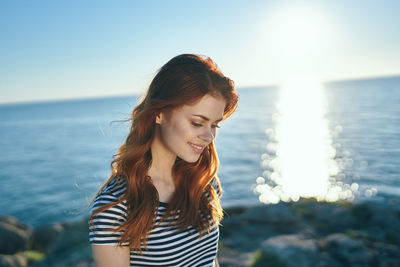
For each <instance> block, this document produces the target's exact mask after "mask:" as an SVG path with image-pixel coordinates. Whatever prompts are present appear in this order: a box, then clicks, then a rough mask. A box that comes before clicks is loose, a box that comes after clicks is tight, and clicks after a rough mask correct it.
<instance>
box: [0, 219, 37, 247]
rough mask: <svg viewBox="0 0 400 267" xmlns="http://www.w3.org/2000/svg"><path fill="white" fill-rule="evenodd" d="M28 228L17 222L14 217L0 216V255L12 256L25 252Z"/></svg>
mask: <svg viewBox="0 0 400 267" xmlns="http://www.w3.org/2000/svg"><path fill="white" fill-rule="evenodd" d="M30 236H31V230H30V228H29V227H28V226H27V225H25V224H22V223H20V222H18V221H17V220H16V219H15V218H14V217H11V216H6V215H0V254H14V253H16V252H18V251H23V250H26V249H27V247H28V242H29V238H30Z"/></svg>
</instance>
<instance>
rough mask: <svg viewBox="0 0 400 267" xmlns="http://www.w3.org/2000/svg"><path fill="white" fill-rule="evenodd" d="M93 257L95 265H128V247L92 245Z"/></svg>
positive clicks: (116, 266) (97, 266) (127, 266)
mask: <svg viewBox="0 0 400 267" xmlns="http://www.w3.org/2000/svg"><path fill="white" fill-rule="evenodd" d="M92 251H93V258H94V262H95V264H96V267H108V266H113V267H129V266H130V250H129V247H121V246H108V245H92Z"/></svg>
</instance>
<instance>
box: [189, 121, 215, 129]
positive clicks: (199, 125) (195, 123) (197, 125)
mask: <svg viewBox="0 0 400 267" xmlns="http://www.w3.org/2000/svg"><path fill="white" fill-rule="evenodd" d="M192 125H193V126H195V127H201V126H203V124H200V123H197V122H192ZM211 127H213V128H220V126H219V125H212V126H211Z"/></svg>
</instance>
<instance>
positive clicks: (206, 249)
mask: <svg viewBox="0 0 400 267" xmlns="http://www.w3.org/2000/svg"><path fill="white" fill-rule="evenodd" d="M125 191H126V188H125V183H124V182H121V183H119V184H117V183H116V182H115V180H113V181H112V182H111V183H110V184H109V185H108V186H107V187H106V188H105V189H104V190H103V191H102V192H101V193H100V194H99V195H98V196H97V198H96V200H95V201H94V205H93V210H95V209H97V208H99V207H101V206H103V205H105V204H108V203H113V202H116V201H118V200H119V199H120V198H121V197H122V196H123V195H124V193H125ZM167 205H168V204H167V203H163V202H160V204H159V207H158V210H157V218H156V223H155V224H157V223H158V222H159V220H160V219H161V217H162V216H163V215H164V214H165V211H166V208H167ZM126 218H127V207H126V202H122V203H120V204H118V205H116V206H114V207H112V208H110V209H107V210H105V211H103V212H101V213H98V214H96V215H95V216H93V220H92V223H93V224H92V225H91V224H89V240H90V242H91V243H92V244H99V245H113V246H115V245H118V241H119V239H120V237H121V234H122V233H121V232H116V233H115V232H112V231H108V230H113V229H116V228H117V227H118V226H120V225H121V223H123V222H124V221H125V220H126ZM218 239H219V230H218V226H215V225H213V227H212V230H211V231H210V233H208V234H207V233H206V234H204V235H203V236H202V237H200V236H199V233H198V232H197V231H196V230H195V229H194V228H193V227H189V228H188V229H187V230H186V231H177V229H176V227H174V226H172V225H170V224H169V223H168V221H164V222H162V223H159V224H157V225H153V227H152V230H151V231H150V233H149V235H148V237H147V248H148V250H145V249H144V248H142V253H143V255H139V254H137V253H135V252H133V251H131V253H130V262H131V266H191V267H192V266H202V267H203V266H214V259H215V256H216V254H217V244H218ZM123 245H124V246H128V243H124V244H123Z"/></svg>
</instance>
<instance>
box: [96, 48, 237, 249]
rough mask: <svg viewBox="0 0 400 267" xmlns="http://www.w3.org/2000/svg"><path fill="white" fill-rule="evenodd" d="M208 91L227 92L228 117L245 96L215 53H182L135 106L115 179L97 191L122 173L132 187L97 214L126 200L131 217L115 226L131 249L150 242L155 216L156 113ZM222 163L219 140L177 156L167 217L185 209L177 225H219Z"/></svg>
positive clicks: (201, 228) (114, 169)
mask: <svg viewBox="0 0 400 267" xmlns="http://www.w3.org/2000/svg"><path fill="white" fill-rule="evenodd" d="M206 94H210V95H213V96H218V97H222V98H223V99H224V100H225V101H226V106H225V110H224V119H226V118H227V117H229V116H230V115H231V114H232V113H233V112H234V111H235V110H236V108H237V102H238V97H239V96H238V94H237V93H236V91H235V89H234V83H233V81H232V80H230V79H229V78H227V77H225V76H224V75H223V74H222V72H221V71H220V70H219V68H218V66H217V65H216V64H215V63H214V62H213V61H212V60H211V59H210V58H209V57H205V56H199V55H193V54H182V55H179V56H176V57H174V58H172V59H171V60H170V61H168V62H167V63H166V64H165V65H164V66H163V67H161V69H160V70H159V71H158V73H157V74H156V76H155V77H154V79H153V80H152V82H151V84H150V86H149V88H148V91H147V94H146V96H145V98H144V99H143V101H142V102H141V103H140V104H139V105H138V106H137V107H136V108H135V109H134V110H133V112H132V120H131V127H130V132H129V134H128V136H127V138H126V141H125V143H124V144H123V145H122V146H121V147H120V148H119V150H118V153H117V154H116V155H114V160H113V161H112V162H111V169H112V173H111V175H110V177H109V179H108V180H107V181H106V182H105V184H104V185H103V186H102V188H101V189H100V190H99V192H98V193H97V194H99V193H100V192H101V191H102V190H103V189H104V188H105V187H106V186H107V184H109V183H110V182H111V180H113V179H117V182H118V181H121V180H120V179H124V180H125V182H126V189H127V190H126V193H125V195H124V196H123V197H122V198H121V199H120V200H119V201H118V202H115V203H110V204H107V205H104V206H102V207H101V208H98V209H97V210H95V211H94V212H93V214H92V217H91V218H93V216H94V215H95V214H97V213H99V212H101V211H104V210H106V209H109V208H110V207H112V206H115V205H117V204H119V203H121V202H123V201H126V203H127V213H128V216H127V220H126V221H125V222H124V223H123V224H122V225H121V226H119V227H118V228H117V229H116V230H115V231H123V234H122V236H121V239H120V244H122V243H124V242H125V241H128V242H129V246H130V247H131V249H133V250H137V251H139V252H141V245H143V246H144V247H146V237H147V235H148V233H149V231H150V230H151V228H152V226H153V224H154V222H155V217H156V216H155V215H156V211H157V207H158V205H159V202H158V201H159V199H158V192H157V190H156V188H155V187H154V185H153V184H152V182H151V179H150V177H149V176H148V175H147V172H148V170H149V167H150V165H151V161H152V156H151V150H150V147H151V144H152V141H153V139H154V134H155V120H156V116H157V115H158V114H160V113H161V112H166V111H170V110H172V109H175V108H177V107H180V106H183V105H185V104H191V103H194V102H196V101H197V100H199V99H200V98H201V97H203V96H204V95H206ZM218 164H219V162H218V155H217V152H216V150H215V147H214V143H213V142H212V143H210V144H209V145H208V146H207V147H206V148H205V150H204V151H203V153H202V154H201V155H200V157H199V159H198V160H197V161H196V162H194V163H188V162H185V161H184V160H182V159H180V158H179V157H177V159H176V161H175V164H174V167H173V177H174V183H175V193H174V194H173V196H172V198H171V200H170V202H169V204H168V208H167V211H166V213H165V216H164V219H165V218H168V217H169V216H175V215H178V214H179V216H177V218H178V219H177V221H176V225H177V226H178V228H179V229H180V230H185V229H186V228H187V227H189V226H193V227H194V228H195V229H196V230H197V231H198V232H199V233H200V234H203V233H205V232H207V231H209V230H210V227H211V226H212V223H213V222H214V223H216V224H217V225H218V224H219V223H220V221H221V220H222V216H223V213H222V207H221V205H220V201H219V197H220V196H218V195H217V192H216V190H215V189H214V187H213V186H212V185H211V181H212V179H213V178H214V179H215V182H216V184H217V189H218V190H219V191H220V192H222V190H221V186H220V182H219V179H218V177H217V175H216V173H217V169H218ZM178 211H179V212H178ZM210 219H211V220H212V221H213V222H212V221H210Z"/></svg>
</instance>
